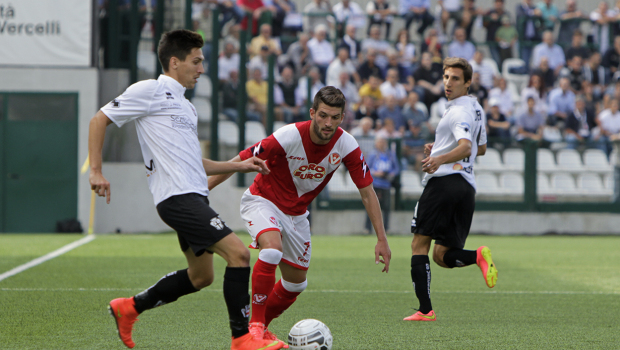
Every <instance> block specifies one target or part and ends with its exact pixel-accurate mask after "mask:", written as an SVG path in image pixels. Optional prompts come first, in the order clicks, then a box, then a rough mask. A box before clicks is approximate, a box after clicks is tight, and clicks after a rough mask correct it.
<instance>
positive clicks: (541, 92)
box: [521, 74, 548, 116]
mask: <svg viewBox="0 0 620 350" xmlns="http://www.w3.org/2000/svg"><path fill="white" fill-rule="evenodd" d="M530 97H532V98H533V99H534V110H535V111H536V112H538V113H540V115H543V116H546V115H547V109H548V105H547V89H546V88H545V81H544V80H543V78H542V77H541V76H540V75H538V74H532V75H530V81H529V83H528V84H527V87H526V88H525V89H523V90H521V106H523V107H524V108H525V106H527V100H528V98H530Z"/></svg>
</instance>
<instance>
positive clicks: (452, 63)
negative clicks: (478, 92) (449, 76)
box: [443, 57, 473, 82]
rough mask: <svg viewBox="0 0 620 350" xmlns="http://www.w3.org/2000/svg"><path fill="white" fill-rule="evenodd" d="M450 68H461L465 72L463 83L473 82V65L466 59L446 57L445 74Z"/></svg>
mask: <svg viewBox="0 0 620 350" xmlns="http://www.w3.org/2000/svg"><path fill="white" fill-rule="evenodd" d="M448 68H460V69H461V70H463V81H464V82H468V81H471V76H472V74H473V69H472V68H471V64H469V62H467V60H466V59H464V58H461V57H446V58H445V59H444V60H443V71H444V73H445V71H446V69H448Z"/></svg>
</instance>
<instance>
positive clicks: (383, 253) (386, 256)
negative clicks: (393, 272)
mask: <svg viewBox="0 0 620 350" xmlns="http://www.w3.org/2000/svg"><path fill="white" fill-rule="evenodd" d="M381 258H383V259H381ZM391 259H392V251H391V250H390V246H389V244H388V242H387V241H379V242H377V245H376V246H375V264H379V263H382V264H384V265H385V266H384V267H383V270H381V272H385V273H388V272H389V270H390V260H391Z"/></svg>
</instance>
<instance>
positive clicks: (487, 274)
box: [476, 246, 497, 288]
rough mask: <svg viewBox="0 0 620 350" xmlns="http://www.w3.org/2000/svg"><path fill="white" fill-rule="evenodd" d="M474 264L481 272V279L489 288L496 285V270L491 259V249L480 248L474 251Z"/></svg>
mask: <svg viewBox="0 0 620 350" xmlns="http://www.w3.org/2000/svg"><path fill="white" fill-rule="evenodd" d="M476 264H477V265H478V267H480V271H482V277H484V281H485V282H486V283H487V286H488V287H489V288H493V287H495V284H496V283H497V268H496V267H495V264H493V259H491V249H489V247H485V246H482V247H480V248H478V250H477V251H476Z"/></svg>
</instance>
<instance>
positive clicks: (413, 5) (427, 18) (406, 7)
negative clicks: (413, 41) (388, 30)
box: [398, 0, 435, 36]
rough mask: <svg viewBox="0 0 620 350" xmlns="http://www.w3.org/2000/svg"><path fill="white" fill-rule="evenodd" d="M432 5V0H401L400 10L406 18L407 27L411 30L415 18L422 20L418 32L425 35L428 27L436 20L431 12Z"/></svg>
mask: <svg viewBox="0 0 620 350" xmlns="http://www.w3.org/2000/svg"><path fill="white" fill-rule="evenodd" d="M430 7H431V2H430V0H400V1H399V8H398V12H399V13H400V15H401V16H402V17H403V19H404V20H405V29H407V31H409V27H410V26H411V23H412V22H413V21H414V20H415V21H418V22H422V23H421V24H420V25H419V27H418V34H419V35H420V36H423V35H424V31H425V30H426V28H427V27H428V26H430V25H431V24H433V22H434V21H435V18H434V17H433V16H432V15H431V14H430V12H429V9H430Z"/></svg>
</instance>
